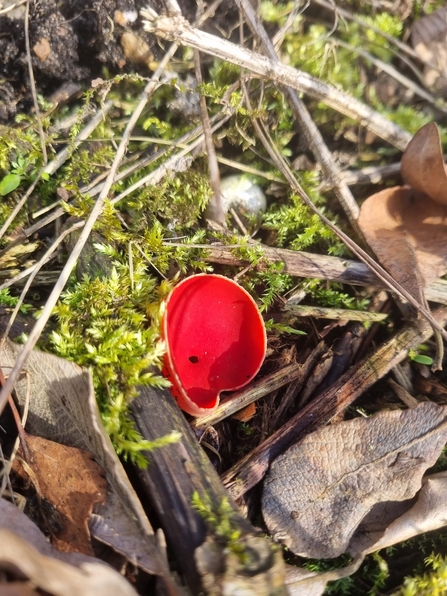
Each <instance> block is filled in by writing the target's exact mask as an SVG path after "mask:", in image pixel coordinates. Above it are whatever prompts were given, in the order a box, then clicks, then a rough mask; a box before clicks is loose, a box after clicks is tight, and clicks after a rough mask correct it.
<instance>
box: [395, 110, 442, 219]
mask: <svg viewBox="0 0 447 596" xmlns="http://www.w3.org/2000/svg"><path fill="white" fill-rule="evenodd" d="M400 171H401V174H402V178H403V180H404V182H405V184H408V185H409V186H411V187H412V188H414V189H415V190H418V191H419V192H422V193H425V194H426V195H428V196H429V197H430V199H432V200H433V201H436V203H439V204H441V205H447V173H446V168H445V165H444V158H443V156H442V147H441V137H440V136H439V130H438V127H437V126H436V124H435V123H434V122H430V124H426V125H425V126H423V127H422V128H420V129H419V130H418V131H417V133H416V134H415V135H414V137H413V138H412V139H411V141H410V142H409V143H408V147H407V148H406V149H405V151H404V154H403V155H402V160H401V163H400ZM421 221H423V220H421Z"/></svg>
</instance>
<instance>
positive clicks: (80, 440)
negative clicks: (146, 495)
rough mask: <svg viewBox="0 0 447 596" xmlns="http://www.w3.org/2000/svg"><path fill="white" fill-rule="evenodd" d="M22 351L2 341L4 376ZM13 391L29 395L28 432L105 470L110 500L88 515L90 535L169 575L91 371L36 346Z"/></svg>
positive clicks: (23, 398) (22, 397)
mask: <svg viewBox="0 0 447 596" xmlns="http://www.w3.org/2000/svg"><path fill="white" fill-rule="evenodd" d="M20 351H21V347H20V346H17V345H15V344H14V343H12V342H10V341H7V342H5V344H4V345H3V348H2V350H1V352H0V357H1V362H2V368H3V371H4V373H5V375H7V374H8V372H9V370H8V369H10V368H12V366H13V365H14V363H15V361H16V358H17V355H18V354H19V353H20ZM15 390H16V394H17V399H18V401H19V403H20V404H21V405H22V406H23V405H24V403H25V401H26V396H27V394H28V392H29V394H30V410H29V415H28V421H27V426H26V428H27V430H28V431H29V432H30V433H32V434H34V435H38V436H42V437H45V438H47V439H49V440H51V441H55V442H57V443H62V444H63V445H68V446H70V447H78V448H79V449H84V450H85V451H88V452H89V453H91V454H92V455H93V457H94V458H95V461H96V462H97V463H98V464H99V465H100V466H101V468H102V469H103V470H104V471H105V474H106V480H107V485H108V491H107V497H106V502H105V503H104V505H100V506H99V507H98V508H97V513H96V514H93V515H92V516H91V518H90V523H89V528H90V532H91V534H92V535H93V536H94V537H95V538H96V539H97V540H100V541H101V542H104V543H106V544H109V545H110V546H111V547H112V548H113V549H114V550H116V551H117V552H119V553H121V554H123V555H124V556H125V557H127V558H128V559H129V560H130V561H131V562H132V563H134V564H136V565H139V566H140V567H141V568H142V569H144V570H145V571H147V572H148V573H155V574H160V575H161V574H163V573H166V569H165V564H164V562H163V560H162V559H161V557H160V555H159V553H158V551H157V550H156V546H155V538H154V534H153V531H152V528H151V526H150V524H149V522H148V519H147V517H146V515H145V513H144V510H143V508H142V506H141V504H140V502H139V500H138V498H137V496H136V495H135V492H134V490H133V488H132V485H131V484H130V482H129V480H128V478H127V475H126V473H125V472H124V470H123V467H122V465H121V462H120V461H119V459H118V457H117V455H116V453H115V451H114V449H113V446H112V443H111V442H110V439H109V437H108V436H107V433H106V432H105V430H104V427H103V425H102V421H101V418H100V415H99V412H98V407H97V404H96V400H95V395H94V391H93V385H92V380H91V376H90V374H89V373H88V372H87V371H85V370H82V369H81V368H80V367H79V366H77V365H76V364H74V363H73V362H68V361H67V360H63V359H62V358H57V357H56V356H52V355H51V354H46V353H44V352H39V351H38V350H34V351H33V352H32V353H31V355H30V357H29V358H28V360H27V363H26V369H25V371H24V374H23V376H22V378H21V379H20V380H19V381H18V382H17V384H16V386H15Z"/></svg>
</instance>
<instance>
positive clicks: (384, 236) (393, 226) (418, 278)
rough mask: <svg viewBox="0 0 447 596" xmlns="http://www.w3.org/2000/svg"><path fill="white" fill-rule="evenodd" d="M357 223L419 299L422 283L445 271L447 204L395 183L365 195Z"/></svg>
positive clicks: (370, 243)
mask: <svg viewBox="0 0 447 596" xmlns="http://www.w3.org/2000/svg"><path fill="white" fill-rule="evenodd" d="M359 226H360V228H361V230H362V232H363V233H364V235H365V238H366V240H367V241H368V244H369V245H370V246H371V248H372V249H373V250H374V252H375V254H376V255H377V258H378V259H379V261H380V262H381V263H382V264H383V266H384V267H385V268H386V269H387V270H388V271H389V272H390V273H391V275H392V276H393V277H394V278H395V279H396V280H397V281H398V282H399V283H401V284H402V285H403V286H404V287H405V288H406V289H407V290H408V291H409V292H410V293H411V294H412V296H414V297H415V298H417V299H418V300H419V301H420V302H421V299H422V298H421V297H422V295H423V288H422V287H421V286H425V285H427V284H429V283H431V282H433V281H434V280H435V279H438V277H440V276H441V275H443V274H444V273H445V271H446V267H447V206H445V205H439V204H438V203H435V202H434V201H431V200H430V199H429V198H428V197H427V196H426V195H423V194H421V193H416V192H414V191H413V190H411V189H409V188H405V187H402V186H395V187H393V188H387V189H385V190H382V191H381V192H378V193H376V194H374V195H372V196H371V197H369V198H368V199H366V201H365V202H364V203H363V205H362V208H361V210H360V217H359Z"/></svg>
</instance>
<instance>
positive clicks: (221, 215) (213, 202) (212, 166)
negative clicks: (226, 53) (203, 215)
mask: <svg viewBox="0 0 447 596" xmlns="http://www.w3.org/2000/svg"><path fill="white" fill-rule="evenodd" d="M194 63H195V70H196V79H197V84H198V85H201V84H202V82H203V80H202V70H201V67H200V54H199V52H198V51H197V50H194ZM199 105H200V116H201V118H202V126H203V134H204V135H205V147H206V155H207V158H208V168H209V172H210V183H211V188H212V189H213V196H212V197H211V199H210V202H209V204H208V206H209V208H210V209H211V211H212V219H213V220H214V221H216V222H217V223H219V224H223V223H224V222H225V219H226V217H225V212H224V210H223V208H222V197H221V195H220V173H219V165H218V163H217V157H216V150H215V148H214V143H213V137H212V135H211V125H210V118H209V116H208V109H207V106H206V99H205V96H204V95H203V93H201V92H200V93H199Z"/></svg>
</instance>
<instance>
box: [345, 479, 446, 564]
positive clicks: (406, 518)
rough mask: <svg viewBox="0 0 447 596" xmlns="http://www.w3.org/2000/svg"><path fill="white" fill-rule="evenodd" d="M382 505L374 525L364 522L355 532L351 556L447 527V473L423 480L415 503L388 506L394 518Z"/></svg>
mask: <svg viewBox="0 0 447 596" xmlns="http://www.w3.org/2000/svg"><path fill="white" fill-rule="evenodd" d="M381 505H382V507H380V508H377V510H376V511H375V517H376V521H375V523H374V522H372V520H369V522H368V521H367V520H365V521H364V522H362V524H361V526H360V527H359V529H358V531H357V532H356V533H355V535H354V537H353V539H352V540H351V542H350V544H349V551H350V552H351V553H358V552H362V554H365V555H366V554H368V553H372V552H374V551H376V550H379V549H381V548H387V547H389V546H392V545H393V544H397V543H398V542H403V541H404V540H409V539H410V538H414V537H415V536H418V535H419V534H423V533H425V532H431V531H432V530H438V529H439V528H442V527H444V526H446V525H447V472H440V473H439V474H431V475H430V476H427V477H426V478H424V480H423V483H422V488H421V490H420V491H419V493H418V496H417V500H416V502H414V503H413V502H410V503H408V502H406V503H397V504H393V505H392V506H391V505H388V508H389V510H391V512H392V515H391V516H390V515H389V514H388V515H387V513H388V512H386V511H384V507H383V505H387V504H386V503H385V504H381ZM396 505H397V506H396ZM371 522H372V523H371Z"/></svg>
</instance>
